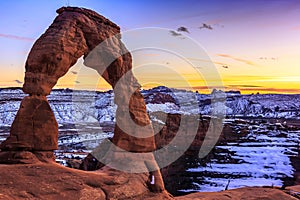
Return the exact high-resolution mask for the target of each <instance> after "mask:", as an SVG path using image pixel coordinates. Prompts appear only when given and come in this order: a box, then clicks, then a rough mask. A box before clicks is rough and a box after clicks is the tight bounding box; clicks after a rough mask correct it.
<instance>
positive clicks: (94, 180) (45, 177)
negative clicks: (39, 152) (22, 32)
mask: <svg viewBox="0 0 300 200" xmlns="http://www.w3.org/2000/svg"><path fill="white" fill-rule="evenodd" d="M0 173H1V179H0V199H5V200H8V199H47V200H51V199H54V200H57V199H64V200H67V199H81V200H84V199H93V200H94V199H95V200H96V199H98V200H104V199H171V197H170V195H169V194H168V193H167V192H161V193H152V192H150V190H149V189H148V186H147V185H146V184H145V182H146V181H147V179H148V174H147V173H144V174H128V173H124V172H120V171H116V170H112V169H109V168H103V169H101V170H98V171H95V172H85V171H80V170H74V169H71V168H66V167H63V166H60V165H58V164H55V163H52V164H45V163H42V162H41V163H39V164H19V165H4V164H2V165H0Z"/></svg>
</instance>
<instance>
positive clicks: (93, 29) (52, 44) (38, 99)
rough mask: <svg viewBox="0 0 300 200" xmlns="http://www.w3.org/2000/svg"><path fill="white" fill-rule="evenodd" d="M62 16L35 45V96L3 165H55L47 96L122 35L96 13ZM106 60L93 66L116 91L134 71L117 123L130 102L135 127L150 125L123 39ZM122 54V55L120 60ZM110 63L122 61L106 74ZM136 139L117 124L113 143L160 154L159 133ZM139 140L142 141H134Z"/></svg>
mask: <svg viewBox="0 0 300 200" xmlns="http://www.w3.org/2000/svg"><path fill="white" fill-rule="evenodd" d="M57 13H58V14H59V15H58V16H57V17H56V19H55V20H54V22H53V23H52V24H51V26H50V27H49V28H48V29H47V30H46V32H45V33H44V34H43V35H42V36H41V37H40V38H39V39H38V40H37V41H36V42H35V43H34V45H33V47H32V49H31V51H30V53H29V55H28V58H27V61H26V65H25V69H26V72H25V83H24V85H23V91H24V92H25V93H27V94H29V96H27V97H25V98H24V99H23V100H22V102H21V106H20V109H19V111H18V113H17V116H16V118H15V120H14V122H13V124H12V127H11V132H10V136H9V137H8V138H7V140H6V141H4V142H3V143H2V144H1V146H0V149H1V152H0V162H2V163H27V162H33V161H34V160H40V161H47V160H53V159H54V156H53V150H55V149H57V137H58V127H57V122H56V120H55V117H54V114H53V112H52V110H51V108H50V106H49V103H48V101H47V98H46V96H47V95H48V94H50V92H51V90H52V88H53V87H54V86H55V84H56V82H57V80H58V79H59V78H60V77H62V76H63V75H65V74H66V73H67V71H68V70H69V68H70V67H71V66H72V65H74V64H75V63H76V61H77V59H78V58H80V57H81V56H82V55H83V56H84V59H85V58H86V57H87V56H88V54H89V53H90V52H91V51H92V50H93V49H94V48H95V47H96V46H97V45H98V44H99V43H101V42H103V41H105V40H106V39H107V38H110V37H112V36H114V35H118V34H119V33H120V28H119V27H118V26H117V25H116V24H114V23H112V22H111V21H109V20H108V19H106V18H104V17H103V16H101V15H99V14H97V13H96V12H94V11H91V10H88V9H84V8H75V7H62V8H60V9H58V10H57ZM99 53H100V54H102V55H103V56H101V58H104V61H103V59H102V60H100V61H99V63H97V64H96V65H95V64H94V63H87V66H88V67H92V68H94V69H96V70H97V71H98V72H99V73H100V74H101V75H102V76H103V77H104V79H105V80H106V81H107V82H108V83H110V84H111V85H112V87H113V88H114V87H115V85H116V83H117V82H118V80H119V79H120V78H121V77H122V76H123V75H124V74H125V73H127V72H128V74H129V76H128V77H129V78H128V81H129V84H127V85H124V93H123V94H120V95H117V96H115V102H116V104H117V105H118V110H117V115H116V118H117V120H120V121H122V117H121V116H122V111H123V109H124V106H123V105H122V102H124V100H125V99H128V98H129V99H130V104H129V111H130V114H131V117H132V119H133V120H134V121H135V123H137V124H139V125H141V126H146V125H149V124H150V120H149V117H148V115H147V113H146V107H145V102H144V99H143V96H142V95H141V93H140V91H139V89H136V90H135V92H134V93H133V95H132V96H128V95H129V94H128V93H127V91H129V90H131V89H132V88H133V87H134V86H136V85H138V82H137V80H136V79H135V77H134V76H133V74H132V73H131V72H130V70H131V68H132V63H131V55H130V53H128V52H127V50H126V47H125V46H124V45H123V43H122V42H121V40H120V38H118V37H117V39H114V40H112V44H108V45H106V46H105V47H104V48H102V49H101V51H100V52H99ZM118 55H121V56H118ZM105 58H110V59H111V58H116V59H114V61H113V62H112V63H110V64H109V66H108V67H107V68H106V69H105V70H104V71H103V66H101V64H107V63H106V61H105ZM134 131H135V132H134V133H131V134H130V135H129V134H127V133H125V132H124V131H123V130H122V129H120V128H119V127H118V125H116V127H115V131H114V136H113V140H112V142H113V143H114V144H115V145H116V146H118V147H120V148H122V149H124V150H126V151H130V152H151V151H153V150H155V142H154V137H153V136H154V133H153V130H152V129H151V128H150V129H148V131H149V132H150V134H152V136H151V137H145V138H140V137H138V136H139V135H140V134H142V133H140V132H139V131H138V130H134ZM134 136H137V137H134ZM154 174H155V177H156V185H157V188H156V189H158V190H160V191H161V190H163V183H162V180H161V176H160V173H159V171H157V172H156V173H154Z"/></svg>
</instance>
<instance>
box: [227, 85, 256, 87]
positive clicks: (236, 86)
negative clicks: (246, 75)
mask: <svg viewBox="0 0 300 200" xmlns="http://www.w3.org/2000/svg"><path fill="white" fill-rule="evenodd" d="M228 87H232V88H260V87H261V86H259V85H228Z"/></svg>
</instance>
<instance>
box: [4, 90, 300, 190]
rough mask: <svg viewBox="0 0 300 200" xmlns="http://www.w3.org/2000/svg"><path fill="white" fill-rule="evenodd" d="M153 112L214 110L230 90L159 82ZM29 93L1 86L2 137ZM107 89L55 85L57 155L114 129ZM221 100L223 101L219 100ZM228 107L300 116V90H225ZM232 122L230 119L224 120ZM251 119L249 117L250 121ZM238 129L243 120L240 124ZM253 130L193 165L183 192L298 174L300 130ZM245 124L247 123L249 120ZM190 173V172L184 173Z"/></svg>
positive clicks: (75, 151)
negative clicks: (200, 89) (294, 159)
mask: <svg viewBox="0 0 300 200" xmlns="http://www.w3.org/2000/svg"><path fill="white" fill-rule="evenodd" d="M142 94H143V95H144V97H145V101H146V104H147V110H148V112H150V113H151V112H156V111H163V112H166V113H182V114H197V113H201V114H202V115H211V114H212V110H213V109H212V108H214V107H216V106H219V104H221V103H222V100H225V98H223V97H225V96H222V95H221V96H218V95H219V94H218V93H213V94H210V95H207V94H200V93H195V92H191V91H185V90H175V89H169V88H166V87H157V88H153V89H151V90H143V91H142ZM24 96H25V94H23V92H22V90H21V89H0V127H1V128H0V142H1V141H3V140H5V138H6V137H7V136H8V134H9V128H10V126H11V124H12V122H13V119H14V118H15V115H16V112H17V110H18V109H19V106H20V102H21V100H22V98H23V97H24ZM113 98H114V94H113V92H112V91H108V92H93V91H72V90H69V89H61V90H53V91H52V93H51V94H50V95H49V96H48V100H49V103H50V105H51V108H52V110H53V112H54V114H55V117H56V119H57V121H58V123H59V148H60V150H59V151H57V152H56V155H57V158H58V159H59V160H60V161H61V162H64V160H63V159H62V158H66V157H68V158H75V157H78V158H82V157H84V156H85V155H86V154H87V153H88V152H90V151H91V150H92V149H93V148H95V147H96V146H97V145H98V144H99V143H100V142H101V141H102V140H103V139H104V138H107V137H111V136H112V135H113V127H114V121H115V111H116V105H115V104H114V101H113ZM220 102H221V103H220ZM224 109H225V111H226V115H227V116H228V117H229V118H241V117H255V118H258V117H261V118H285V119H300V95H283V94H282V95H279V94H276V95H275V94H266V95H263V94H255V95H240V94H239V93H237V92H231V93H226V101H224ZM228 122H230V119H228V120H226V121H225V123H228ZM247 123H248V122H247ZM235 125H236V126H237V127H236V128H237V129H238V128H239V126H242V125H241V124H240V125H239V124H235ZM246 125H247V126H249V129H251V130H250V133H249V134H248V135H247V136H245V137H241V138H240V139H239V140H238V141H236V142H229V143H224V144H222V145H219V146H216V147H215V149H214V151H215V158H214V157H213V158H212V159H211V160H210V161H208V162H207V163H206V166H203V165H200V164H197V163H193V164H192V165H188V163H187V169H188V170H187V174H189V177H188V179H189V182H190V184H189V187H188V188H184V187H183V188H181V190H180V191H181V192H192V191H220V190H224V188H225V187H226V185H228V188H230V189H232V188H237V187H242V186H253V185H256V186H257V185H270V186H271V185H276V186H281V185H283V184H284V180H286V179H290V178H291V177H292V174H293V168H292V166H291V163H290V160H289V156H294V155H295V154H296V150H297V148H298V145H299V144H298V143H297V141H299V139H300V138H299V135H300V132H299V131H287V130H279V129H270V128H269V126H270V124H268V123H265V124H264V123H254V122H253V123H250V124H246ZM244 126H245V124H244ZM185 175H186V174H185Z"/></svg>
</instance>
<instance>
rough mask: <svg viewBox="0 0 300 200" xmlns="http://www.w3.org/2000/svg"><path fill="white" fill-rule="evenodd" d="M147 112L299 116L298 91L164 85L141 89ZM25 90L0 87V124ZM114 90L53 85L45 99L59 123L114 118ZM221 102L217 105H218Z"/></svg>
mask: <svg viewBox="0 0 300 200" xmlns="http://www.w3.org/2000/svg"><path fill="white" fill-rule="evenodd" d="M142 94H143V95H144V97H145V101H146V104H147V110H148V112H150V113H151V112H155V111H163V112H166V113H182V114H202V115H212V114H215V112H216V111H214V108H217V112H218V108H220V109H223V110H224V111H226V115H227V116H229V117H263V118H286V119H300V94H299V95H298V94H295V95H287V94H252V95H241V94H240V92H238V91H230V92H226V93H221V92H220V91H217V90H214V91H213V92H212V94H200V93H198V92H192V91H186V90H178V89H171V88H167V87H164V86H159V87H155V88H152V89H149V90H142ZM24 96H25V94H24V93H23V92H22V90H21V88H2V89H0V125H2V126H10V125H11V123H12V122H13V119H14V117H15V115H16V112H17V110H18V109H19V106H20V102H21V100H22V98H23V97H24ZM113 98H114V93H113V91H111V90H110V91H107V92H93V91H80V90H71V89H56V90H53V91H52V92H51V94H50V95H49V96H48V100H49V102H50V105H51V107H52V109H53V112H54V114H55V116H56V119H57V121H58V123H59V124H64V123H74V122H100V123H104V122H113V121H114V119H115V111H116V105H115V104H114V101H113ZM222 102H224V106H223V107H220V105H223V104H222Z"/></svg>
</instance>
